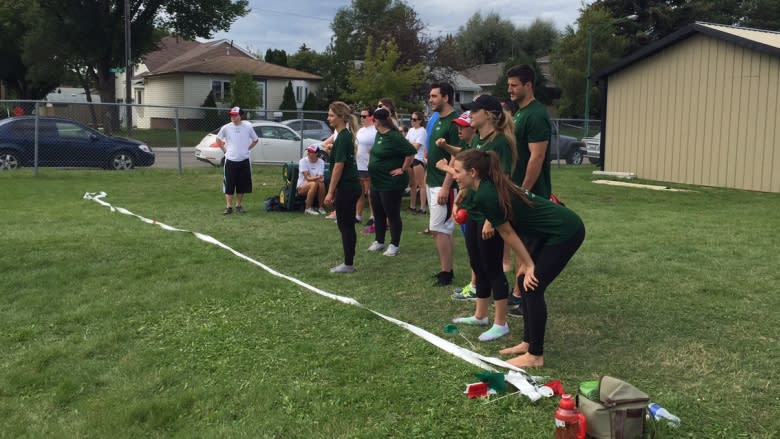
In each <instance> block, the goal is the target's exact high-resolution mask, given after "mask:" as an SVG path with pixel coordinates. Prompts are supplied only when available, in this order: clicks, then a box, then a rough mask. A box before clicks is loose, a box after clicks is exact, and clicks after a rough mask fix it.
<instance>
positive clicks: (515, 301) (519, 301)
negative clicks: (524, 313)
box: [509, 293, 523, 308]
mask: <svg viewBox="0 0 780 439" xmlns="http://www.w3.org/2000/svg"><path fill="white" fill-rule="evenodd" d="M509 304H510V305H522V304H523V298H522V297H517V296H515V295H514V294H511V293H510V294H509ZM518 308H519V306H518Z"/></svg>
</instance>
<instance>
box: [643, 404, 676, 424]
mask: <svg viewBox="0 0 780 439" xmlns="http://www.w3.org/2000/svg"><path fill="white" fill-rule="evenodd" d="M647 409H648V410H649V411H650V416H652V417H653V419H655V420H656V421H660V420H664V421H666V422H667V423H668V424H669V425H671V426H672V427H679V426H680V418H678V417H677V416H675V415H673V414H671V413H669V411H668V410H666V409H665V408H663V407H661V406H660V405H658V404H656V403H654V402H653V403H650V404H649V405H648V406H647Z"/></svg>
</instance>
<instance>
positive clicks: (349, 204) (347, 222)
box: [333, 189, 361, 265]
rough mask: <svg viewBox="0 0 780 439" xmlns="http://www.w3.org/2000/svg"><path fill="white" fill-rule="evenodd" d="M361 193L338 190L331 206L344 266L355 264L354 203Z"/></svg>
mask: <svg viewBox="0 0 780 439" xmlns="http://www.w3.org/2000/svg"><path fill="white" fill-rule="evenodd" d="M360 193H361V191H359V190H358V191H349V190H344V189H339V190H337V191H336V199H335V200H333V205H334V206H335V207H336V224H337V225H338V227H339V232H341V246H342V247H344V264H345V265H353V264H354V263H355V246H356V245H357V233H356V232H355V203H357V200H358V198H360Z"/></svg>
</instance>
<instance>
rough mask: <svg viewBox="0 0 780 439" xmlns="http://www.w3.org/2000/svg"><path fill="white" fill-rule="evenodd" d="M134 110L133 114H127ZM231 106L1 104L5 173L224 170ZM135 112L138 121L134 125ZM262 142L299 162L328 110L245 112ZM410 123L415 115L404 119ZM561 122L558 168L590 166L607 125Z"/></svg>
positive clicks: (272, 153)
mask: <svg viewBox="0 0 780 439" xmlns="http://www.w3.org/2000/svg"><path fill="white" fill-rule="evenodd" d="M128 109H129V111H128ZM227 112H228V108H208V107H184V106H157V105H137V104H131V105H127V104H114V103H112V104H104V103H75V102H67V103H64V102H45V101H8V100H6V101H0V169H1V170H9V169H16V168H33V169H34V172H35V174H36V175H37V174H38V172H39V169H40V168H49V167H56V168H69V167H86V168H97V169H108V170H130V169H133V168H136V167H153V168H173V169H178V170H179V172H180V173H181V172H182V171H183V169H185V168H197V167H209V166H220V165H221V164H222V163H223V156H222V151H221V150H220V149H219V148H216V147H215V146H213V145H214V141H215V137H216V133H217V131H218V130H219V128H220V127H222V126H223V125H224V124H226V123H228V122H229V120H230V118H229V116H228V114H227ZM128 114H129V117H130V120H131V121H132V123H131V124H130V125H131V126H130V127H129V128H128V124H127V119H128ZM243 118H244V120H249V121H250V122H251V123H252V124H253V126H254V127H255V131H256V132H257V134H258V137H259V138H260V142H259V144H258V146H257V147H256V148H254V149H253V151H252V161H253V162H256V163H289V162H297V161H298V160H299V159H300V158H301V157H303V155H304V149H305V148H306V147H307V146H308V145H310V144H312V143H318V142H321V141H322V140H323V139H325V138H327V137H328V136H329V135H330V133H331V129H330V127H329V126H328V124H327V122H326V118H327V112H325V111H306V112H304V111H281V110H279V111H265V110H262V109H259V110H258V109H252V110H245V114H244V116H243ZM399 118H400V121H401V123H402V124H404V125H407V126H408V125H409V118H410V116H409V115H406V114H401V115H399ZM589 122H590V124H589V128H588V130H586V129H585V127H584V125H583V121H582V120H576V119H554V120H553V138H552V142H551V144H550V155H551V159H552V160H553V162H555V163H558V164H559V165H561V164H564V163H568V164H580V163H582V162H583V159H582V157H583V155H582V153H583V152H584V150H583V147H584V146H585V145H584V144H583V143H582V142H580V139H581V138H582V137H583V135H584V133H585V132H586V131H588V132H589V133H590V135H593V134H595V133H597V132H598V130H599V129H600V128H599V127H600V123H599V121H597V120H591V121H589Z"/></svg>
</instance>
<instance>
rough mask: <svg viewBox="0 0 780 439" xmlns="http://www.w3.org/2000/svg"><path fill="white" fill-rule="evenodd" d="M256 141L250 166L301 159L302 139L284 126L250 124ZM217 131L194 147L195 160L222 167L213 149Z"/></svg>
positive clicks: (218, 152) (218, 153)
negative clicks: (255, 134)
mask: <svg viewBox="0 0 780 439" xmlns="http://www.w3.org/2000/svg"><path fill="white" fill-rule="evenodd" d="M249 122H250V123H251V124H252V126H253V127H254V129H255V133H257V137H259V138H260V139H259V141H258V142H257V145H256V146H255V147H254V148H252V151H251V152H250V160H251V161H252V163H288V162H295V163H298V160H300V159H301V157H302V156H303V154H302V153H301V138H300V136H298V134H297V133H296V132H295V131H293V130H292V129H291V128H290V127H288V126H287V125H282V124H280V123H277V122H271V121H267V120H257V121H249ZM217 133H219V128H218V129H216V130H214V131H212V132H210V133H209V134H206V136H205V137H204V138H203V140H201V141H200V143H198V145H197V146H196V147H195V158H196V159H198V160H200V161H203V162H208V163H211V164H212V165H214V166H222V165H223V164H224V163H225V155H224V153H223V152H222V150H221V149H219V147H217V146H216V141H217ZM315 143H320V140H316V139H303V147H304V148H306V147H307V146H309V145H312V144H315Z"/></svg>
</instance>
